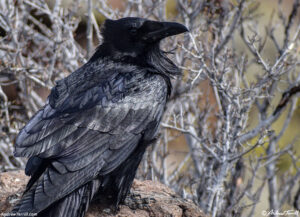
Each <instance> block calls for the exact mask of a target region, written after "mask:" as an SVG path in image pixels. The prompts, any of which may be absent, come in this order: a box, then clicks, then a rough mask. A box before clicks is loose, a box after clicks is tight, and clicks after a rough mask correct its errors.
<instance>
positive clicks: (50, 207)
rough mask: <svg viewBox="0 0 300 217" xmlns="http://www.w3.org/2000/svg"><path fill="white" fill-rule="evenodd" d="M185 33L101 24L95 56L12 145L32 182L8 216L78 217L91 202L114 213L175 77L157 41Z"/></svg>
mask: <svg viewBox="0 0 300 217" xmlns="http://www.w3.org/2000/svg"><path fill="white" fill-rule="evenodd" d="M185 31H187V29H186V28H185V27H184V26H182V25H181V24H177V23H167V22H155V21H149V20H145V19H141V18H123V19H120V20H116V21H112V20H108V21H106V23H105V25H104V30H103V33H102V34H103V36H104V42H103V44H102V45H100V46H99V48H98V49H97V51H96V52H95V54H94V56H93V57H92V58H91V59H90V60H89V61H88V62H87V63H86V64H85V65H83V66H82V67H81V68H79V69H78V70H76V71H75V72H73V73H72V74H70V75H69V76H68V77H66V78H64V79H63V80H60V81H58V82H57V85H56V86H55V87H54V88H53V89H52V91H51V94H50V95H49V97H48V100H47V103H46V105H45V106H44V107H43V108H42V109H41V110H40V111H38V112H37V113H36V114H35V116H34V117H32V118H31V120H30V121H29V122H28V123H27V125H26V126H25V127H24V128H23V129H22V130H21V132H20V134H19V135H18V137H17V139H16V144H15V156H16V157H21V156H22V157H28V158H29V160H28V162H27V165H26V169H25V172H26V174H27V175H30V176H31V179H30V181H29V183H28V185H27V188H26V191H25V193H24V195H23V197H22V199H21V200H20V202H19V203H18V204H17V206H16V207H15V208H14V209H13V212H19V213H26V212H31V213H38V214H39V215H38V216H43V217H44V216H53V217H59V216H61V217H68V216H69V217H77V216H84V214H85V212H86V210H87V208H88V205H89V203H90V202H91V200H92V199H97V200H99V201H106V202H107V203H108V205H113V206H115V207H117V206H118V205H119V203H120V202H122V201H123V200H124V199H125V197H126V195H127V193H128V191H129V189H130V186H131V184H132V181H133V179H134V176H135V173H136V170H137V167H138V165H139V163H140V161H141V159H142V156H143V154H144V152H145V149H146V147H147V146H148V145H149V144H151V143H152V142H153V141H154V140H155V137H156V135H157V133H158V127H159V123H160V121H161V118H162V114H163V111H164V107H165V104H166V100H167V97H168V95H169V94H170V90H171V83H170V77H173V76H176V75H178V74H180V70H179V69H178V68H177V67H176V66H175V65H174V64H173V63H172V62H171V61H170V60H169V59H168V58H167V57H166V56H165V54H164V53H163V52H162V51H161V50H160V49H159V41H160V40H161V39H162V38H164V37H167V36H170V35H174V34H178V33H182V32H185ZM121 34H122V35H121Z"/></svg>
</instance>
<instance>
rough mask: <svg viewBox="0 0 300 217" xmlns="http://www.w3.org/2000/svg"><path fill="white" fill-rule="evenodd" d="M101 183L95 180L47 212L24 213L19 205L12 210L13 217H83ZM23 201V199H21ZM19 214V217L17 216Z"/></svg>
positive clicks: (48, 208)
mask: <svg viewBox="0 0 300 217" xmlns="http://www.w3.org/2000/svg"><path fill="white" fill-rule="evenodd" d="M99 186H100V181H99V180H93V181H90V182H88V183H87V184H85V185H84V186H82V187H80V188H78V189H77V190H75V191H73V192H72V193H70V194H69V195H67V196H66V197H64V198H62V199H60V200H58V201H57V202H55V203H53V204H52V205H51V206H49V207H47V208H46V209H45V210H43V211H41V212H39V213H37V215H36V213H34V211H31V210H28V211H24V209H23V210H20V209H19V204H22V203H21V201H20V203H19V204H18V205H17V206H16V207H14V209H13V210H12V212H11V213H12V214H13V215H12V216H21V217H22V216H37V217H83V216H84V215H85V213H86V211H87V209H88V207H89V204H90V202H91V200H92V198H93V196H94V195H95V193H96V192H97V190H98V189H99ZM21 200H22V199H21ZM15 214H17V215H15Z"/></svg>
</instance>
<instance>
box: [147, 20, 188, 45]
mask: <svg viewBox="0 0 300 217" xmlns="http://www.w3.org/2000/svg"><path fill="white" fill-rule="evenodd" d="M142 28H143V29H144V31H143V32H144V33H145V34H144V36H143V39H144V40H145V41H147V42H156V41H159V40H161V39H163V38H166V37H168V36H172V35H177V34H180V33H183V32H188V31H189V30H188V29H187V28H186V27H185V26H184V25H182V24H180V23H175V22H158V21H145V23H144V24H143V26H142Z"/></svg>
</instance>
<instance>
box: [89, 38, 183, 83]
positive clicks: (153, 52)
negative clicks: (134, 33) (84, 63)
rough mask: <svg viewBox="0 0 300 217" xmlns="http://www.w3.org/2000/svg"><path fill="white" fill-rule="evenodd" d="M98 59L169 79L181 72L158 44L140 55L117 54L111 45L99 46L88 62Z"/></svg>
mask: <svg viewBox="0 0 300 217" xmlns="http://www.w3.org/2000/svg"><path fill="white" fill-rule="evenodd" d="M98 59H109V60H112V61H115V62H121V63H122V62H123V63H126V64H132V65H137V66H140V67H144V68H148V69H149V70H150V71H152V72H154V73H159V74H163V75H165V76H167V77H169V78H174V77H177V76H179V75H181V70H180V69H179V68H178V67H177V66H176V65H175V64H174V63H173V62H172V61H171V60H170V59H169V58H168V57H167V55H166V54H165V52H164V51H162V50H161V49H160V48H159V44H158V43H157V44H154V45H153V46H151V47H148V49H147V50H146V51H145V52H144V53H143V54H140V55H136V54H134V53H130V52H119V51H117V50H116V49H115V48H114V47H113V46H112V45H111V44H109V43H103V44H101V45H100V46H99V47H98V48H97V50H96V52H95V53H94V55H93V56H92V57H91V59H90V60H89V62H94V61H96V60H98Z"/></svg>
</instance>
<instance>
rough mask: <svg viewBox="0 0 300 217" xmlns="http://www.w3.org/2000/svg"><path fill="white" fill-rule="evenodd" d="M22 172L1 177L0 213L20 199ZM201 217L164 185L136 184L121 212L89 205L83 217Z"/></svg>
mask: <svg viewBox="0 0 300 217" xmlns="http://www.w3.org/2000/svg"><path fill="white" fill-rule="evenodd" d="M28 179H29V177H27V176H26V175H25V174H24V173H23V171H11V172H5V173H0V213H5V212H9V210H10V209H11V207H12V206H13V205H14V204H15V203H16V202H17V200H18V198H19V197H20V196H21V195H22V192H23V190H24V188H25V185H26V183H27V181H28ZM100 216H101V217H171V216H172V217H204V216H205V215H204V213H203V212H202V211H201V210H200V209H199V208H198V207H197V206H196V205H195V204H194V203H193V202H192V201H189V200H185V199H182V198H181V197H179V196H178V195H177V194H176V193H175V192H174V191H172V190H171V189H170V188H168V187H166V186H165V185H163V184H161V183H158V182H153V181H138V180H135V181H134V183H133V186H132V188H131V193H130V194H129V195H128V196H127V198H126V200H125V203H124V205H121V206H120V210H119V211H118V212H117V213H115V214H112V213H111V212H110V210H109V209H105V210H101V209H100V208H99V205H97V204H96V203H95V204H92V205H91V206H90V208H89V211H88V213H87V214H86V217H100Z"/></svg>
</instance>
